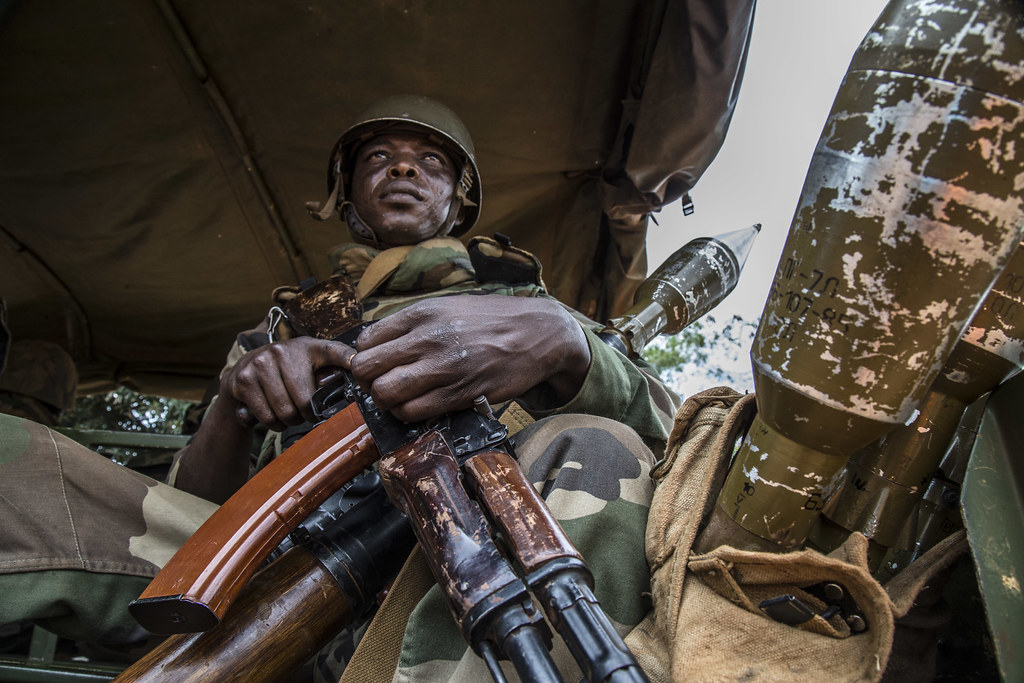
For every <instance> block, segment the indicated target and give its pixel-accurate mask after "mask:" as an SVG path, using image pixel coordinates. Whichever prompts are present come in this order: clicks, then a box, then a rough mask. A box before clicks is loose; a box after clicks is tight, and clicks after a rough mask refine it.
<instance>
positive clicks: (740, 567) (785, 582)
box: [626, 388, 966, 681]
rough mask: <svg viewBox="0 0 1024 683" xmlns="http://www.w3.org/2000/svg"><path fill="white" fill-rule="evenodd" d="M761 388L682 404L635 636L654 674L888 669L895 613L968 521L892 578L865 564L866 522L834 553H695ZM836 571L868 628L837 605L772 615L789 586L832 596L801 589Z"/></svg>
mask: <svg viewBox="0 0 1024 683" xmlns="http://www.w3.org/2000/svg"><path fill="white" fill-rule="evenodd" d="M755 410H756V406H755V404H754V399H753V396H741V395H740V394H737V393H736V392H734V391H732V390H729V389H725V388H717V389H711V390H708V391H706V392H703V393H701V394H698V395H696V396H694V397H692V398H691V399H689V400H688V401H687V402H686V403H685V404H684V405H683V407H682V408H681V409H680V411H679V413H678V415H677V418H676V423H675V426H674V429H673V432H672V437H671V438H670V441H669V445H668V450H667V453H668V455H667V457H666V458H665V460H663V461H662V462H660V463H659V464H658V466H657V467H656V468H655V469H654V470H653V472H652V476H653V477H654V478H655V479H656V480H657V488H656V490H655V493H654V497H653V500H652V503H651V514H650V518H649V523H648V526H647V533H646V552H647V560H648V563H649V564H650V566H651V570H652V588H651V593H652V602H653V609H652V611H651V612H650V613H649V614H648V615H647V616H646V617H645V619H644V620H643V621H642V622H641V623H640V624H639V625H638V626H637V627H636V628H635V629H634V630H633V631H632V632H631V633H630V634H629V635H628V636H627V638H626V643H627V644H628V645H629V646H630V647H631V648H632V649H633V651H634V653H635V654H636V655H637V658H638V660H639V661H640V663H641V665H642V666H643V667H644V668H645V670H646V671H647V673H648V675H649V676H650V677H651V680H652V681H670V680H695V681H705V680H706V681H730V680H744V681H791V680H811V679H813V680H829V681H860V680H872V681H873V680H879V679H880V678H881V677H882V674H883V672H884V671H885V668H886V665H887V663H888V661H889V658H890V654H891V649H892V643H893V633H894V628H895V623H896V620H897V619H898V618H899V617H903V616H905V615H906V613H907V612H908V611H909V610H910V609H911V607H912V606H913V604H914V599H915V598H916V597H917V595H918V593H919V592H920V591H921V590H922V589H923V588H924V587H926V586H927V585H928V584H929V583H930V582H932V581H933V579H935V577H936V575H937V574H939V573H940V572H941V571H942V570H943V569H945V568H946V567H948V566H949V565H950V564H951V563H952V562H953V561H954V560H955V559H956V558H957V557H959V556H960V555H961V554H962V553H963V552H964V551H965V550H966V540H965V537H964V534H963V533H962V532H961V533H959V534H956V535H954V536H951V537H950V538H948V539H946V540H945V541H943V542H942V543H940V544H939V545H937V546H936V547H935V548H933V549H932V550H931V551H929V552H928V553H927V554H926V555H924V556H923V557H922V558H920V559H919V560H918V561H917V562H915V563H914V564H913V565H911V566H910V567H908V568H907V569H906V570H904V571H903V572H902V573H901V574H900V575H898V576H897V577H896V578H895V579H893V580H892V581H890V582H889V583H888V584H887V585H886V586H885V587H883V586H882V585H880V584H879V583H878V582H877V581H875V579H873V578H872V576H871V574H870V572H869V570H868V567H867V539H866V538H864V536H862V535H860V534H853V535H851V537H850V539H849V540H848V541H847V542H846V543H845V544H844V545H843V546H841V547H840V548H838V549H837V550H836V551H834V552H833V553H831V554H830V555H828V556H825V555H822V554H821V553H818V552H816V551H813V550H805V551H799V552H793V553H785V554H774V553H761V552H748V551H742V550H737V549H735V548H731V547H728V546H721V547H719V548H716V549H715V550H714V551H712V552H710V553H707V554H704V555H694V554H692V553H691V545H692V544H693V542H694V539H695V537H696V535H697V532H698V530H699V528H700V524H701V521H702V519H703V518H705V517H706V515H707V512H708V511H709V510H710V508H711V506H713V504H714V501H715V493H716V492H717V490H718V489H719V488H720V485H721V480H722V477H723V476H724V472H725V469H726V466H727V463H728V461H729V457H730V455H731V454H732V451H733V450H734V447H735V442H736V437H737V436H738V435H740V434H741V433H742V431H743V429H744V427H745V425H746V424H748V423H749V420H750V419H751V418H752V416H753V414H754V412H755ZM822 581H833V582H838V583H840V584H842V585H843V586H845V588H846V590H847V591H848V593H849V594H850V595H851V596H852V597H853V598H854V600H855V601H856V603H857V605H858V606H859V607H860V608H861V610H863V613H864V616H865V619H866V621H867V623H868V625H869V627H868V629H867V630H866V631H865V632H863V633H859V634H851V632H850V629H849V627H848V626H847V624H846V623H845V622H844V621H842V620H841V619H839V618H837V617H833V618H832V619H825V618H822V617H821V616H820V614H819V615H818V616H815V617H814V618H813V619H812V620H811V621H808V622H806V623H804V624H801V625H800V626H799V627H793V626H788V625H785V624H782V623H779V622H777V621H774V620H773V619H770V618H769V617H767V616H766V615H765V614H764V613H763V612H762V611H761V610H760V609H759V608H758V607H757V605H758V603H759V602H760V601H761V600H764V599H765V598H768V597H774V596H777V595H782V594H786V593H790V594H795V595H798V596H799V597H801V599H803V600H804V601H805V602H806V603H807V604H809V605H813V606H815V607H817V611H819V612H820V611H821V610H823V609H824V607H825V605H824V604H823V603H822V602H820V601H818V600H817V599H816V598H814V597H813V596H811V595H809V594H808V593H806V592H804V591H803V590H802V589H803V588H805V587H807V586H810V585H813V584H816V583H819V582H822Z"/></svg>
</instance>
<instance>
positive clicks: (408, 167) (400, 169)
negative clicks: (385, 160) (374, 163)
mask: <svg viewBox="0 0 1024 683" xmlns="http://www.w3.org/2000/svg"><path fill="white" fill-rule="evenodd" d="M388 174H389V175H390V176H391V177H392V178H415V177H416V176H418V175H419V171H418V170H416V167H415V166H413V165H412V164H410V163H407V162H405V161H397V162H395V163H394V164H393V165H392V166H391V168H389V169H388Z"/></svg>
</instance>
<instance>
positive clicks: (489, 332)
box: [351, 295, 590, 422]
mask: <svg viewBox="0 0 1024 683" xmlns="http://www.w3.org/2000/svg"><path fill="white" fill-rule="evenodd" d="M356 348H357V349H359V352H358V353H357V354H356V356H355V357H354V358H353V359H352V367H351V370H352V374H353V376H354V377H355V379H356V381H358V382H359V383H360V385H361V386H363V388H364V389H366V390H368V391H369V392H370V395H371V396H373V399H374V401H375V402H376V403H377V405H379V406H380V407H382V408H386V409H389V410H391V412H392V413H393V414H394V415H395V416H396V417H398V418H400V419H402V420H406V421H408V422H414V421H419V420H425V419H429V418H431V417H436V416H438V415H441V414H444V413H446V412H450V411H452V410H458V409H462V408H468V407H470V406H471V405H472V404H473V399H474V398H476V397H478V396H481V395H483V396H486V397H487V399H488V400H489V401H491V402H493V403H496V402H500V401H505V400H508V399H512V398H516V397H517V396H521V395H523V394H524V393H525V392H527V391H528V390H530V389H532V388H534V387H536V386H537V385H539V384H541V383H547V384H548V385H549V386H550V388H551V389H553V390H554V391H555V392H556V394H557V395H558V396H559V398H560V399H562V400H568V399H570V398H572V397H573V396H574V395H575V394H576V392H577V391H579V388H580V387H581V386H582V384H583V380H584V378H585V377H586V373H587V370H588V368H589V367H590V346H589V345H588V343H587V339H586V336H585V335H584V333H583V330H582V328H581V327H580V325H579V323H578V322H577V321H576V320H575V319H574V318H573V317H572V316H571V315H570V314H569V312H568V311H567V310H566V309H565V308H564V307H562V306H561V305H560V304H558V303H557V302H555V301H552V300H551V299H540V298H528V297H514V296H502V295H481V296H476V295H459V296H450V297H439V298H436V299H429V300H426V301H421V302H418V303H416V304H413V305H412V306H409V307H408V308H405V309H403V310H401V311H399V312H397V313H394V314H392V315H390V316H388V317H386V318H384V319H383V320H380V321H378V322H376V323H374V324H373V325H371V326H370V327H368V328H367V329H365V330H364V331H363V332H362V333H361V334H360V335H359V338H358V340H357V341H356Z"/></svg>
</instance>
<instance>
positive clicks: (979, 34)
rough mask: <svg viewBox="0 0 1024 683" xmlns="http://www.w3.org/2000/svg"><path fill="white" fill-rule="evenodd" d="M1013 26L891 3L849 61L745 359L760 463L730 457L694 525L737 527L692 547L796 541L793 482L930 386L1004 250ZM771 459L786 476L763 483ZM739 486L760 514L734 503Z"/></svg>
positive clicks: (1012, 227) (1009, 18) (1010, 13)
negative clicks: (749, 491)
mask: <svg viewBox="0 0 1024 683" xmlns="http://www.w3.org/2000/svg"><path fill="white" fill-rule="evenodd" d="M1022 27H1024V7H1022V6H1021V4H1020V3H1019V2H1018V1H1016V0H1015V1H1013V2H1011V1H1009V0H1001V1H999V2H977V1H976V0H948V1H945V2H943V1H925V0H919V1H917V2H892V3H890V4H889V5H888V6H887V7H886V9H885V10H884V11H883V13H882V14H881V15H880V17H879V19H878V21H877V22H876V24H875V26H874V27H873V28H872V29H871V31H870V32H869V33H868V35H867V36H866V38H865V39H864V41H863V42H862V44H861V46H860V48H858V51H857V53H856V54H855V55H854V57H853V60H852V61H851V65H850V69H849V70H848V71H847V74H846V77H845V79H844V81H843V83H842V85H841V86H840V88H839V92H838V94H837V96H836V100H835V103H834V104H833V107H832V110H831V112H830V114H829V118H828V120H827V121H826V123H825V126H824V129H823V131H822V134H821V137H820V138H819V141H818V145H817V147H816V149H815V152H814V155H813V157H812V159H811V163H810V167H809V169H808V172H807V177H806V180H805V182H804V187H803V190H802V193H801V196H800V199H799V202H798V204H797V208H796V211H795V213H794V217H793V222H792V224H791V226H790V231H789V237H788V239H787V242H786V245H785V247H784V248H783V252H782V257H781V258H780V260H779V265H778V268H777V270H776V274H775V278H774V280H773V283H772V286H771V290H770V292H769V295H768V299H767V302H766V303H765V308H764V312H763V314H762V317H761V322H760V325H759V327H758V331H757V334H756V336H755V339H754V343H753V348H752V350H751V359H752V362H753V370H754V384H755V388H756V390H757V395H758V409H759V415H760V419H761V420H763V424H761V427H760V428H763V429H765V430H767V433H766V434H762V435H760V436H758V442H757V443H756V444H754V442H752V444H754V445H758V448H760V449H761V451H763V452H762V453H761V454H759V455H757V460H758V462H757V463H754V462H752V461H750V460H749V459H750V458H753V457H754V456H753V455H752V451H751V450H750V448H748V447H745V448H744V451H741V453H740V454H739V455H738V456H737V460H736V462H735V463H734V466H733V468H732V470H731V471H730V475H729V478H728V480H727V483H726V485H725V487H724V488H723V491H722V493H721V495H720V497H719V505H718V507H717V508H716V513H715V514H716V515H717V517H716V519H714V520H712V523H710V524H709V525H708V528H716V529H726V528H727V525H726V526H722V525H721V523H720V522H721V521H722V517H723V516H724V517H727V518H728V519H729V520H732V522H735V524H737V525H738V526H739V527H740V529H736V528H732V529H731V530H728V531H720V532H716V533H719V534H720V535H721V538H716V539H714V540H712V541H711V542H708V541H707V540H705V541H702V543H701V545H702V546H703V547H708V546H709V545H713V544H714V543H715V542H730V543H733V544H734V545H737V547H744V546H745V545H748V543H746V541H744V533H745V532H750V533H753V534H755V535H757V536H759V537H760V538H762V539H766V540H768V541H769V542H771V543H773V544H775V545H776V546H779V547H795V546H798V545H800V544H801V543H802V542H803V540H804V538H803V537H802V536H801V533H802V531H805V530H806V529H807V528H808V526H809V522H808V520H810V522H813V521H814V517H815V515H816V514H817V512H818V511H815V510H806V509H805V507H806V498H805V499H804V500H803V501H801V500H798V498H797V497H794V495H793V491H799V492H800V493H801V495H803V494H804V493H806V492H807V491H806V490H805V489H804V488H802V487H801V486H794V485H793V483H792V482H794V481H796V482H797V483H799V480H795V479H793V477H794V476H797V475H799V476H801V477H804V476H807V475H813V476H814V477H830V476H831V474H833V473H834V472H836V471H837V470H838V469H839V468H841V467H842V464H843V463H844V461H845V460H846V458H847V457H848V456H849V455H850V454H851V453H853V452H854V451H855V450H857V449H858V448H861V447H863V446H865V445H866V444H868V443H870V442H871V441H873V440H875V439H877V438H879V437H881V436H882V435H883V434H885V433H886V432H888V431H890V430H891V429H892V428H893V427H895V426H897V425H899V424H903V423H905V422H906V421H907V420H908V419H909V418H910V417H911V415H912V413H913V412H914V410H915V408H916V406H917V405H918V403H919V402H920V401H921V400H922V398H923V397H924V396H925V394H926V393H927V391H928V389H929V387H930V386H931V385H932V383H933V381H934V380H935V379H936V377H937V376H938V375H939V372H940V370H941V369H942V367H943V365H944V363H945V362H946V359H947V357H948V356H949V354H950V352H951V351H952V350H953V347H954V345H955V344H956V342H957V341H958V340H959V339H960V337H961V335H962V333H963V332H964V331H965V329H966V327H967V325H968V323H969V321H970V320H971V318H972V316H973V314H974V312H975V310H976V309H977V307H978V305H979V304H980V303H981V300H982V298H983V297H984V296H985V294H986V292H987V291H988V290H989V288H990V287H991V286H992V284H993V283H994V282H995V280H996V278H997V277H998V275H999V273H1000V271H1001V270H1002V268H1003V266H1004V265H1005V264H1006V262H1007V259H1008V258H1009V256H1010V254H1011V252H1012V251H1013V249H1014V248H1015V247H1016V246H1017V244H1018V243H1019V242H1020V239H1021V229H1022V226H1024V107H1022V104H1021V103H1022V102H1024V80H1022V79H1024V68H1022V67H1021V64H1024V29H1022ZM794 446H797V447H798V448H794ZM783 453H787V454H789V455H787V456H786V457H787V458H788V457H790V456H792V457H795V458H796V459H797V460H799V462H795V463H791V467H789V466H787V467H784V468H781V469H776V470H773V471H772V472H771V474H769V473H768V472H767V470H766V469H765V464H764V463H765V462H772V461H773V460H776V459H777V457H781V456H782V454H783ZM762 457H763V458H764V461H763V462H762V461H761V458H762ZM755 464H756V473H755V470H754V465H755ZM755 474H756V478H757V479H758V480H760V481H761V484H762V489H764V488H769V489H770V490H771V491H773V493H772V495H771V496H769V497H768V498H769V500H768V501H767V502H765V501H763V500H762V501H757V502H755V496H746V497H745V498H742V499H739V498H738V495H739V494H741V493H743V491H742V489H743V484H744V483H746V484H752V483H753V477H754V476H755ZM737 482H738V483H737ZM812 507H817V506H816V505H814V506H812ZM729 536H731V537H729ZM727 537H728V538H727Z"/></svg>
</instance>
